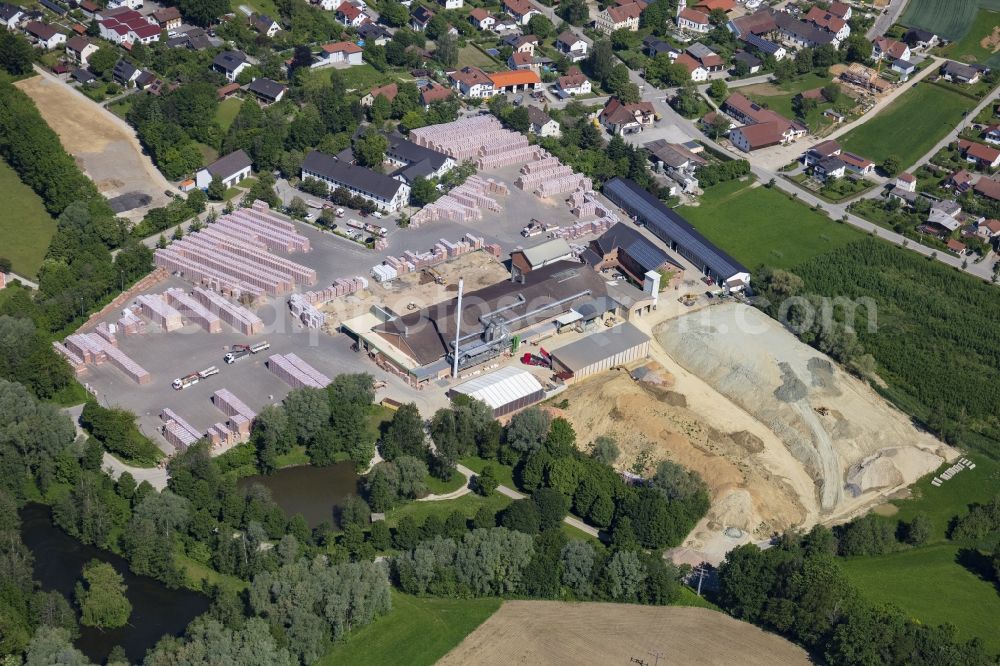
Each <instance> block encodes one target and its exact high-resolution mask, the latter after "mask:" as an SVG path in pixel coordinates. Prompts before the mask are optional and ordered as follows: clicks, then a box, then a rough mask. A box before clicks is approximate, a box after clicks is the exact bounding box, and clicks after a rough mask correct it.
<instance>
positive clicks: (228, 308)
mask: <svg viewBox="0 0 1000 666" xmlns="http://www.w3.org/2000/svg"><path fill="white" fill-rule="evenodd" d="M191 295H192V296H194V298H195V300H197V301H198V302H199V303H201V304H202V305H203V306H205V308H206V309H207V310H208V311H209V312H211V313H212V314H215V315H218V317H219V318H220V319H222V321H224V322H226V323H227V324H229V325H230V326H232V327H233V328H235V329H236V330H237V331H239V332H240V333H242V334H243V335H258V334H260V333H263V332H264V322H263V321H261V319H260V317H258V316H257V315H255V314H254V313H252V312H250V310H247V309H246V308H245V307H243V306H242V305H237V304H236V303H232V302H230V301H228V300H226V298H225V297H224V296H222V295H221V294H217V293H215V292H214V291H209V290H207V289H202V288H201V287H195V288H194V291H192V292H191Z"/></svg>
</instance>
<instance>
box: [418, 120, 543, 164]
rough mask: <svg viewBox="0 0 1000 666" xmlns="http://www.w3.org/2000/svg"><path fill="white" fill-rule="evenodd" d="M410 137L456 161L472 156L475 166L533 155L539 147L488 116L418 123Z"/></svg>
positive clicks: (507, 161)
mask: <svg viewBox="0 0 1000 666" xmlns="http://www.w3.org/2000/svg"><path fill="white" fill-rule="evenodd" d="M410 140H411V141H413V142H414V143H416V144H417V145H420V146H424V147H427V148H431V149H432V150H436V151H438V152H441V153H444V154H445V155H448V156H449V157H452V158H454V159H455V161H457V162H462V161H465V160H469V159H475V164H476V168H477V169H479V170H483V169H499V168H502V167H505V166H510V165H511V164H517V163H519V162H527V161H529V160H532V159H537V158H538V156H539V154H540V149H539V148H537V147H536V146H532V145H531V144H530V143H529V142H528V137H526V136H524V135H523V134H520V133H518V132H512V131H510V130H508V129H504V127H503V125H501V124H500V121H499V120H497V119H496V118H494V117H492V116H476V117H472V118H463V119H461V120H456V121H454V122H451V123H444V124H441V125H430V126H427V127H420V128H417V129H415V130H411V132H410Z"/></svg>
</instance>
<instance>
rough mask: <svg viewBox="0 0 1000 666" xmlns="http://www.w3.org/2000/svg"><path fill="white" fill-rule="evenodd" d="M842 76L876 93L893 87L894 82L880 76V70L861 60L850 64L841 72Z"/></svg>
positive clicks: (845, 79)
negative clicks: (864, 63) (862, 62)
mask: <svg viewBox="0 0 1000 666" xmlns="http://www.w3.org/2000/svg"><path fill="white" fill-rule="evenodd" d="M840 78H841V79H843V80H844V81H847V82H848V83H853V84H854V85H856V86H861V87H862V88H866V89H868V90H870V91H872V92H875V93H883V92H887V91H888V90H889V89H890V88H892V83H890V82H889V81H886V80H885V79H883V78H882V77H881V76H879V72H878V70H876V69H872V68H870V67H865V66H864V65H862V64H861V63H860V62H852V63H851V64H850V65H848V66H847V68H846V69H844V70H842V71H841V72H840Z"/></svg>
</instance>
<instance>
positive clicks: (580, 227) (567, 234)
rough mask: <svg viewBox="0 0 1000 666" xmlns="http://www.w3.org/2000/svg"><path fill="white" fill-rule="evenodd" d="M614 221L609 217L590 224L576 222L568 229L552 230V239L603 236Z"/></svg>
mask: <svg viewBox="0 0 1000 666" xmlns="http://www.w3.org/2000/svg"><path fill="white" fill-rule="evenodd" d="M616 222H617V220H616V219H613V218H612V217H611V216H607V217H602V218H598V219H596V220H592V221H590V222H577V223H576V224H573V225H571V226H568V227H559V228H558V229H553V230H552V237H553V238H565V239H567V240H572V239H574V238H580V237H582V236H587V235H589V234H603V233H604V232H605V231H607V230H608V229H610V228H611V227H612V226H613V225H614V224H615V223H616Z"/></svg>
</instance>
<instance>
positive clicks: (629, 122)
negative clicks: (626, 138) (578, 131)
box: [597, 97, 656, 135]
mask: <svg viewBox="0 0 1000 666" xmlns="http://www.w3.org/2000/svg"><path fill="white" fill-rule="evenodd" d="M597 119H598V121H599V122H600V123H601V125H602V126H604V128H605V129H607V130H608V131H609V132H611V133H612V134H622V135H624V134H635V133H636V132H641V131H642V129H643V128H644V127H648V126H650V125H652V124H653V122H654V121H655V120H656V111H655V110H654V109H653V104H652V103H651V102H636V103H634V104H622V102H621V101H619V100H618V98H617V97H612V98H611V99H609V100H608V102H607V104H605V105H604V108H603V109H601V112H600V114H598V116H597Z"/></svg>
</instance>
